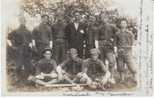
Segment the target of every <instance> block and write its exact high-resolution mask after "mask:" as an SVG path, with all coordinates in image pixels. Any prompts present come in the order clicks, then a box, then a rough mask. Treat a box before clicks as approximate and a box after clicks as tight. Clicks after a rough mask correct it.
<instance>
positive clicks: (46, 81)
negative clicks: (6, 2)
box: [28, 48, 58, 86]
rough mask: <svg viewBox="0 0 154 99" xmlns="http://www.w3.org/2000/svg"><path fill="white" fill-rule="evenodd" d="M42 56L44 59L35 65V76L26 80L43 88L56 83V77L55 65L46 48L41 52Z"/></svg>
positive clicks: (49, 50)
mask: <svg viewBox="0 0 154 99" xmlns="http://www.w3.org/2000/svg"><path fill="white" fill-rule="evenodd" d="M43 56H44V58H42V59H41V60H40V61H39V62H38V63H37V64H36V73H35V76H30V77H29V79H28V80H30V81H33V82H35V83H36V84H39V85H44V86H50V85H51V84H54V83H58V79H57V78H58V75H57V72H56V68H57V64H56V61H55V60H54V59H52V58H51V56H52V51H51V49H49V48H46V49H45V50H44V51H43Z"/></svg>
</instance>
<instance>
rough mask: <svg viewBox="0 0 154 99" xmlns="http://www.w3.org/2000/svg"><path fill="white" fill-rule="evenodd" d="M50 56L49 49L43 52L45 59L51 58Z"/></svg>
mask: <svg viewBox="0 0 154 99" xmlns="http://www.w3.org/2000/svg"><path fill="white" fill-rule="evenodd" d="M51 56H52V54H51V52H50V51H46V52H45V53H44V57H45V58H46V59H48V60H49V59H50V58H51Z"/></svg>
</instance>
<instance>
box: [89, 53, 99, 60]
mask: <svg viewBox="0 0 154 99" xmlns="http://www.w3.org/2000/svg"><path fill="white" fill-rule="evenodd" d="M98 57H99V55H98V54H95V55H91V58H92V60H97V59H98Z"/></svg>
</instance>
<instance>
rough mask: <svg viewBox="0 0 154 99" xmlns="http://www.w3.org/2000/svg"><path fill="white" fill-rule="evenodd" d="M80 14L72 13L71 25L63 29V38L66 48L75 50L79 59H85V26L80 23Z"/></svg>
mask: <svg viewBox="0 0 154 99" xmlns="http://www.w3.org/2000/svg"><path fill="white" fill-rule="evenodd" d="M80 17H81V16H80V13H79V12H75V13H74V20H73V23H70V24H68V25H67V26H66V28H65V37H66V41H67V44H68V46H67V48H68V49H70V48H75V49H77V50H78V53H79V57H80V58H86V50H87V47H86V45H87V33H86V25H85V24H83V23H82V24H81V23H80Z"/></svg>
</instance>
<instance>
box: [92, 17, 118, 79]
mask: <svg viewBox="0 0 154 99" xmlns="http://www.w3.org/2000/svg"><path fill="white" fill-rule="evenodd" d="M103 20H104V21H103V23H102V25H101V27H100V29H99V32H98V34H97V36H96V40H95V46H96V48H99V50H100V52H101V55H100V57H101V60H103V61H104V63H105V60H107V61H108V62H109V65H108V66H109V71H110V72H111V76H112V81H113V82H115V80H114V77H113V75H114V68H115V56H114V45H115V43H114V42H115V33H116V31H117V30H116V27H115V26H114V25H112V24H111V22H110V21H109V19H108V18H107V17H104V19H103Z"/></svg>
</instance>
